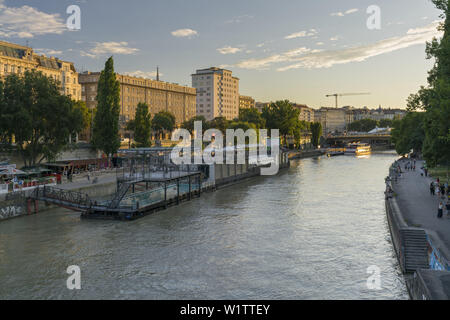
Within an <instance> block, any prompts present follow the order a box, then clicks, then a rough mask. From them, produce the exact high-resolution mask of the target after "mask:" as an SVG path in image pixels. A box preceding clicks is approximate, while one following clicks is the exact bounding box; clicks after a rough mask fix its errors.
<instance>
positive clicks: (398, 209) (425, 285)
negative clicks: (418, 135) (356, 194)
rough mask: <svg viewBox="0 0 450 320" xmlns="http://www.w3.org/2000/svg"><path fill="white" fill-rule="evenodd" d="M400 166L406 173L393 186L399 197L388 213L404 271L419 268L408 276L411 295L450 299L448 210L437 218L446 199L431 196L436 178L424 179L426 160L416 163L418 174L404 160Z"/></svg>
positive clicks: (396, 195) (423, 298) (432, 298)
mask: <svg viewBox="0 0 450 320" xmlns="http://www.w3.org/2000/svg"><path fill="white" fill-rule="evenodd" d="M399 164H400V166H401V168H402V172H403V173H402V174H401V177H400V178H399V179H398V181H397V182H395V183H394V184H393V188H394V192H395V196H394V199H391V200H388V201H387V210H388V219H389V221H390V226H391V234H392V237H393V238H392V239H393V244H394V248H395V250H396V252H397V256H398V257H399V262H400V264H401V265H403V269H404V270H403V271H404V272H406V271H407V270H406V269H411V268H408V267H407V266H405V265H409V266H411V265H413V266H414V267H415V272H414V273H413V274H412V273H409V274H408V273H406V274H405V279H406V284H407V287H408V291H409V294H410V296H411V298H412V299H414V300H449V299H450V269H449V267H450V263H449V261H450V259H449V258H450V250H449V248H450V217H449V216H448V215H447V212H446V210H445V209H444V216H443V217H442V218H441V219H439V218H438V217H437V211H438V206H439V203H440V202H441V201H442V202H443V203H444V206H445V203H446V200H443V199H442V198H441V197H438V196H437V195H434V196H433V195H431V194H430V184H431V182H432V181H433V182H435V179H434V178H432V177H424V176H421V172H422V171H421V169H420V168H421V167H422V166H423V162H422V161H417V162H416V171H413V170H412V171H406V170H404V166H405V164H406V161H404V160H403V161H399ZM395 216H397V217H399V218H395ZM399 219H400V220H399ZM405 228H406V229H405ZM420 233H423V237H422V236H421V235H420ZM423 241H425V243H426V245H424V244H423ZM423 249H425V250H426V253H425V252H423ZM424 253H425V254H426V257H424V256H423V255H424ZM405 270H406V271H405ZM410 271H411V270H410Z"/></svg>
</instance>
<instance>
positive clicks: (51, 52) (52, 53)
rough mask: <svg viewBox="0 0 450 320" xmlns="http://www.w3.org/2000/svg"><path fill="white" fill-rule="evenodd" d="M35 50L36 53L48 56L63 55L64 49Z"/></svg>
mask: <svg viewBox="0 0 450 320" xmlns="http://www.w3.org/2000/svg"><path fill="white" fill-rule="evenodd" d="M34 51H36V53H38V54H45V55H46V56H57V55H61V54H63V52H62V51H60V50H53V49H42V48H39V49H35V50H34Z"/></svg>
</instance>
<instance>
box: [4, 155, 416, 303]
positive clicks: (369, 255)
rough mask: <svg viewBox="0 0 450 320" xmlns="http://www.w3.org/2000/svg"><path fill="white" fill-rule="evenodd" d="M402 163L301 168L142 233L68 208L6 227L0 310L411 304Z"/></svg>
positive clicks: (194, 206)
mask: <svg viewBox="0 0 450 320" xmlns="http://www.w3.org/2000/svg"><path fill="white" fill-rule="evenodd" d="M395 158H396V156H395V155H394V154H393V153H385V154H374V155H372V156H370V157H368V158H361V159H357V158H353V157H348V156H342V157H336V158H332V159H328V158H325V157H323V158H317V159H306V160H299V161H296V162H294V163H293V164H292V167H291V168H290V169H289V170H286V171H284V172H282V173H280V175H279V176H277V177H260V178H256V179H253V180H250V181H248V182H245V183H242V184H238V185H234V186H231V187H228V188H226V189H222V190H220V191H218V192H215V193H208V194H203V195H202V198H201V199H196V200H194V201H192V202H189V203H185V204H183V205H181V206H179V207H173V208H170V209H169V210H166V211H163V212H159V213H156V214H154V215H152V216H148V217H145V218H143V219H141V220H137V221H134V222H126V223H123V222H112V221H89V220H88V221H86V220H80V217H79V214H77V213H73V212H70V211H66V210H62V209H57V210H52V211H49V212H43V213H39V214H38V215H35V216H29V217H23V218H17V219H13V220H9V221H4V222H1V223H0V299H13V298H19V299H22V298H27V299H29V298H30V299H102V298H107V299H407V298H408V295H407V291H406V287H405V284H404V280H403V277H402V275H401V272H400V270H399V267H398V264H397V260H396V257H395V253H394V251H393V249H392V245H391V242H390V235H389V229H388V225H387V221H386V215H385V209H384V194H383V191H384V177H385V176H387V174H388V168H389V165H390V164H391V163H392V162H393V161H394V159H395ZM70 265H78V266H80V268H81V281H82V284H81V285H82V290H80V291H69V290H68V289H67V287H66V280H67V277H68V276H69V275H68V274H67V273H66V269H67V267H68V266H70ZM373 265H374V266H378V267H379V268H380V270H381V286H382V288H381V290H369V289H368V288H367V285H366V283H367V279H368V277H369V276H370V275H369V274H367V268H368V267H369V266H373Z"/></svg>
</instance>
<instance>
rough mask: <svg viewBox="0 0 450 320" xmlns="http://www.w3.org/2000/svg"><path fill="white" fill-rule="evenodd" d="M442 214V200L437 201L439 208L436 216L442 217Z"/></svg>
mask: <svg viewBox="0 0 450 320" xmlns="http://www.w3.org/2000/svg"><path fill="white" fill-rule="evenodd" d="M443 215H444V204H443V203H442V202H440V203H439V208H438V218H439V219H440V218H442V216H443Z"/></svg>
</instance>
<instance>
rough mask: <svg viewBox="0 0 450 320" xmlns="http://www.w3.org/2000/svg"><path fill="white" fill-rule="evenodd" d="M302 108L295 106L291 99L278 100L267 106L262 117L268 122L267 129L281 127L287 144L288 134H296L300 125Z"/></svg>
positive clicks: (281, 133)
mask: <svg viewBox="0 0 450 320" xmlns="http://www.w3.org/2000/svg"><path fill="white" fill-rule="evenodd" d="M299 115H300V110H298V109H296V108H294V107H293V106H292V104H291V103H290V102H289V100H283V101H277V102H275V103H271V104H270V106H269V107H265V108H264V109H263V112H262V117H263V118H264V120H265V122H266V128H267V129H279V130H280V135H281V136H282V137H284V143H285V144H287V136H288V135H291V136H292V135H294V131H295V129H296V128H297V126H298V119H299Z"/></svg>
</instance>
